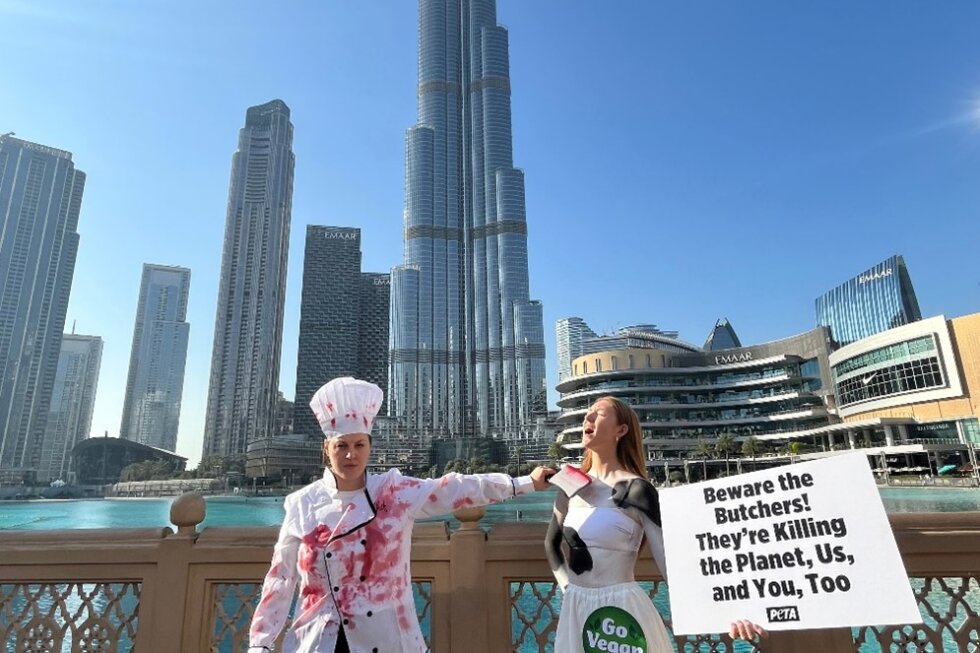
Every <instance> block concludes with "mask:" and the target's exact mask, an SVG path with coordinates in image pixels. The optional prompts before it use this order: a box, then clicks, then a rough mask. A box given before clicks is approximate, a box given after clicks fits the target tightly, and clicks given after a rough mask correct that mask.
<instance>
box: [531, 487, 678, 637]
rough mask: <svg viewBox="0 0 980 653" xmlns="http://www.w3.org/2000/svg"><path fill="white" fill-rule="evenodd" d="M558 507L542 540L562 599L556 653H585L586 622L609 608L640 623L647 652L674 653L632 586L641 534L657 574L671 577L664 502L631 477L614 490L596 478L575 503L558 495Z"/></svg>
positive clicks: (642, 595)
mask: <svg viewBox="0 0 980 653" xmlns="http://www.w3.org/2000/svg"><path fill="white" fill-rule="evenodd" d="M556 508H557V509H558V510H557V512H558V513H559V514H561V515H562V519H559V518H558V515H555V516H554V517H552V520H551V524H550V525H549V527H548V534H547V537H546V539H545V552H546V553H547V556H548V562H549V563H550V564H551V570H552V572H553V573H554V575H555V579H556V580H557V581H558V585H559V587H560V588H561V589H562V594H563V596H562V604H561V614H560V615H559V617H558V628H557V633H556V635H555V653H582V652H583V651H584V649H585V647H584V640H583V628H584V627H585V624H586V622H587V620H588V619H589V617H590V616H591V615H592V614H593V613H594V612H595V611H596V610H598V609H600V608H606V607H615V608H619V609H622V610H624V611H625V612H627V613H628V614H629V615H630V616H632V617H633V618H634V619H635V620H636V621H637V624H638V625H639V626H640V628H641V629H642V631H643V638H644V639H645V641H646V648H645V649H644V653H670V652H672V651H673V650H674V649H673V647H672V646H671V644H670V637H669V635H668V634H667V629H666V628H665V627H664V622H663V620H662V619H661V618H660V614H659V613H658V612H657V610H656V608H655V607H654V606H653V603H652V602H651V601H650V597H649V596H647V593H646V592H644V591H643V589H642V588H641V587H640V586H639V585H637V584H636V582H635V581H634V579H633V567H634V566H635V565H636V558H637V555H639V551H640V542H641V541H642V540H643V536H644V535H646V540H647V545H648V546H649V548H650V553H651V554H653V558H654V560H655V561H656V563H657V568H658V569H660V573H661V574H663V576H664V578H665V579H666V576H667V572H666V568H667V565H666V561H665V558H664V543H663V531H662V530H661V525H660V503H659V499H658V497H657V491H656V490H655V489H654V487H653V486H652V485H651V484H650V482H649V481H647V480H646V479H642V478H631V479H629V480H622V481H619V482H618V483H615V484H613V485H612V486H610V485H607V484H606V483H604V482H602V481H601V480H599V479H598V478H595V477H594V476H593V477H592V481H591V483H590V484H589V485H587V486H585V487H584V488H583V489H582V490H581V491H580V492H579V493H578V494H576V495H575V496H573V497H572V498H570V499H567V500H566V499H565V495H564V494H561V493H559V495H558V497H557V499H556ZM563 545H564V546H563ZM566 548H567V550H568V553H567V554H566V553H565V549H566Z"/></svg>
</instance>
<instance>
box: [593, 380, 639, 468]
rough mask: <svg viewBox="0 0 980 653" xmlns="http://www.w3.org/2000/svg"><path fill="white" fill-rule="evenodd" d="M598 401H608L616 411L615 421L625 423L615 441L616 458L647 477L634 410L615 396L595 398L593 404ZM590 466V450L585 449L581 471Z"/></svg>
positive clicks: (626, 466)
mask: <svg viewBox="0 0 980 653" xmlns="http://www.w3.org/2000/svg"><path fill="white" fill-rule="evenodd" d="M600 401H605V402H608V403H609V404H610V405H611V406H612V407H613V412H614V413H616V423H617V424H619V425H623V424H625V425H626V433H625V434H623V436H622V437H621V438H619V440H617V441H616V460H617V461H619V464H620V465H622V466H623V467H624V468H625V469H626V470H627V471H629V472H632V473H633V474H636V475H637V476H640V477H642V478H648V477H647V466H646V463H645V462H644V457H643V431H642V430H641V429H640V418H639V417H637V416H636V411H634V410H633V409H632V408H630V407H629V405H628V404H626V403H625V402H623V401H622V400H620V399H617V398H616V397H610V396H606V397H601V398H599V399H596V401H595V403H594V404H593V406H594V405H595V404H597V403H599V402H600ZM591 468H592V451H591V450H589V449H586V450H585V455H584V456H583V457H582V471H583V472H587V471H589V470H590V469H591Z"/></svg>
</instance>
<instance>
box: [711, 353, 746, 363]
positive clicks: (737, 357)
mask: <svg viewBox="0 0 980 653" xmlns="http://www.w3.org/2000/svg"><path fill="white" fill-rule="evenodd" d="M750 360H752V352H750V351H743V352H741V353H738V354H719V355H718V356H715V365H725V364H727V363H743V362H745V361H750Z"/></svg>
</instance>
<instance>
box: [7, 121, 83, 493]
mask: <svg viewBox="0 0 980 653" xmlns="http://www.w3.org/2000/svg"><path fill="white" fill-rule="evenodd" d="M84 188H85V173H83V172H81V171H79V170H76V169H75V164H74V163H72V160H71V153H70V152H65V151H63V150H57V149H55V148H53V147H47V146H45V145H38V144H37V143H31V142H28V141H23V140H20V139H17V138H13V137H12V136H10V135H9V134H8V135H4V136H0V472H2V474H0V482H3V481H5V480H9V481H13V482H19V481H21V480H28V481H30V480H32V479H33V477H34V476H35V475H36V473H37V470H38V465H39V461H40V455H41V447H42V443H43V440H44V434H45V429H46V423H47V419H48V411H49V409H50V404H51V392H52V389H53V386H54V381H55V375H56V373H57V369H58V355H59V352H60V350H61V336H62V331H63V329H64V326H65V313H66V311H67V310H68V295H69V293H70V292H71V283H72V277H73V275H74V272H75V256H76V254H77V253H78V233H77V231H76V229H77V226H78V214H79V211H80V209H81V206H82V192H83V190H84Z"/></svg>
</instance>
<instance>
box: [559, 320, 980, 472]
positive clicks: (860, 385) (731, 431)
mask: <svg viewBox="0 0 980 653" xmlns="http://www.w3.org/2000/svg"><path fill="white" fill-rule="evenodd" d="M675 349H676V348H675ZM570 367H571V375H570V376H568V377H566V378H565V379H564V380H563V381H562V382H561V383H560V384H559V385H558V388H557V389H558V392H559V393H560V394H561V398H560V400H559V407H560V408H561V409H562V416H561V422H562V426H563V429H562V431H561V435H560V438H561V442H562V443H563V444H564V445H565V446H566V447H567V448H568V449H570V450H571V451H572V452H575V450H576V449H580V447H581V445H580V442H581V437H582V418H583V417H584V415H585V413H586V411H587V409H588V407H589V406H590V405H591V404H592V403H593V402H594V401H595V400H596V399H598V398H600V397H603V396H606V395H612V396H614V397H617V398H619V399H622V400H623V401H625V402H626V403H628V404H630V405H631V406H632V407H633V408H634V409H635V410H636V412H637V414H638V415H639V417H640V422H641V426H642V429H643V437H644V445H645V447H646V453H647V458H648V460H649V466H650V468H651V471H655V473H656V475H657V476H661V475H662V474H665V473H666V472H667V471H668V470H670V469H671V468H672V467H673V466H675V465H676V466H680V467H684V468H685V471H688V470H687V468H688V467H689V466H690V465H691V464H693V461H694V459H695V452H696V450H697V448H698V446H699V444H698V442H699V440H701V441H705V442H707V443H709V444H712V443H714V442H716V441H717V438H718V437H719V436H721V435H724V434H727V435H729V436H731V438H732V439H733V440H734V442H735V445H736V448H735V449H736V450H735V452H734V456H733V459H735V458H738V457H739V455H740V453H741V447H742V443H743V442H744V441H745V440H747V439H749V438H755V440H757V441H758V442H759V443H761V445H762V447H764V448H768V449H769V450H770V451H771V452H780V451H782V452H789V451H793V450H795V451H798V452H799V453H794V454H793V455H792V458H794V459H807V458H812V457H820V456H827V455H835V454H836V453H839V452H842V451H848V450H851V449H856V448H861V449H862V450H864V451H865V452H866V453H868V454H869V455H871V456H874V457H875V458H874V460H875V461H876V464H879V463H878V462H877V461H879V460H880V464H881V465H882V466H884V465H890V466H891V468H892V469H893V470H895V469H903V468H904V469H905V470H910V469H922V470H923V471H924V472H926V473H930V474H935V473H937V472H938V471H939V470H940V469H944V468H949V467H950V466H951V465H954V466H957V467H960V466H966V465H970V464H974V463H975V457H974V456H975V453H974V451H973V449H974V447H975V446H980V429H978V425H977V416H978V414H980V412H978V405H977V403H978V400H977V397H978V396H980V314H973V315H967V316H964V317H960V318H955V319H952V320H947V319H946V318H945V317H943V316H938V317H934V318H929V319H926V320H919V321H915V322H912V323H910V324H905V325H903V326H899V327H896V328H892V329H888V330H885V331H882V332H879V333H876V334H874V335H872V336H870V337H866V338H863V339H861V340H858V341H856V342H853V343H851V344H848V345H846V346H844V347H841V348H840V349H836V350H834V342H833V340H832V338H831V334H830V328H829V327H826V326H821V327H818V328H816V329H814V330H812V331H809V332H807V333H804V334H801V335H798V336H794V337H791V338H786V339H783V340H778V341H774V342H769V343H765V344H761V345H756V346H751V347H737V348H730V349H720V350H714V351H705V350H702V351H697V352H695V351H690V352H678V351H668V350H661V349H655V348H649V346H648V348H643V349H630V348H626V349H610V350H607V351H597V352H590V353H587V354H583V355H581V356H578V357H576V358H574V359H573V360H572V361H571V365H570ZM792 442H798V443H799V445H797V446H796V447H790V446H789V445H790V443H792ZM702 446H703V445H702ZM787 456H790V454H789V453H783V454H778V453H775V454H770V455H769V456H766V457H765V458H766V459H769V460H771V461H772V463H774V464H778V463H780V462H786V460H785V458H786V457H787ZM780 457H782V459H783V460H781V461H780V460H778V459H779V458H780ZM743 461H744V458H740V459H739V461H738V463H739V468H741V463H742V462H743ZM698 464H700V463H698ZM712 464H714V465H717V464H718V463H717V462H715V463H712ZM660 469H663V470H664V471H663V472H659V471H658V470H660Z"/></svg>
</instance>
